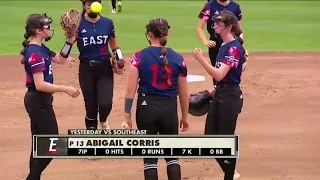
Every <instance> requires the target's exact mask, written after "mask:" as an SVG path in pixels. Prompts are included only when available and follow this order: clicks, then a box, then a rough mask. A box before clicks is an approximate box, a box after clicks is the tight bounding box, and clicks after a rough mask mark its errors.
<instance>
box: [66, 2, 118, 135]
mask: <svg viewBox="0 0 320 180" xmlns="http://www.w3.org/2000/svg"><path fill="white" fill-rule="evenodd" d="M81 1H82V4H83V17H82V20H81V23H80V25H79V29H78V32H79V33H78V40H77V46H78V50H79V52H80V55H79V59H80V66H79V82H80V87H81V90H82V93H83V97H84V102H85V109H86V117H85V124H86V128H87V129H97V127H98V120H97V116H98V113H99V120H100V123H101V126H102V128H103V129H109V128H110V126H109V124H108V121H107V117H108V116H109V114H110V112H111V109H112V99H113V86H114V74H113V73H114V72H113V67H112V64H111V62H110V58H111V54H110V52H109V47H108V44H109V45H110V47H111V48H112V51H113V53H114V54H115V55H116V58H117V60H123V56H122V52H121V50H120V48H119V44H118V42H117V39H116V36H115V29H114V25H113V21H112V20H111V19H109V18H107V17H103V16H101V15H99V14H98V13H94V12H92V11H91V8H90V6H91V4H92V3H93V2H94V0H81ZM99 2H101V0H100V1H99ZM71 63H72V62H71Z"/></svg>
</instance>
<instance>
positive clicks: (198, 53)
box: [193, 48, 204, 61]
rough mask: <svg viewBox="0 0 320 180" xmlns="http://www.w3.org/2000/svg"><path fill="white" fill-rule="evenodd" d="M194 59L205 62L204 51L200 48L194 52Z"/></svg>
mask: <svg viewBox="0 0 320 180" xmlns="http://www.w3.org/2000/svg"><path fill="white" fill-rule="evenodd" d="M193 57H194V58H195V59H196V60H197V61H203V60H204V57H203V53H202V50H201V49H200V48H195V49H194V51H193Z"/></svg>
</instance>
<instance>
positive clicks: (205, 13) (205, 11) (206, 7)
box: [198, 2, 211, 22]
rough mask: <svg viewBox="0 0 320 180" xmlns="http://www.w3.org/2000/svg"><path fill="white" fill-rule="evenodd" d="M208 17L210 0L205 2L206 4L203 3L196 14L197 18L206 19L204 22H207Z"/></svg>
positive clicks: (209, 14) (209, 15)
mask: <svg viewBox="0 0 320 180" xmlns="http://www.w3.org/2000/svg"><path fill="white" fill-rule="evenodd" d="M210 17H211V13H210V2H208V3H206V4H205V5H204V7H203V8H202V10H201V12H200V13H199V15H198V18H199V19H202V20H204V21H206V22H208V21H209V19H210Z"/></svg>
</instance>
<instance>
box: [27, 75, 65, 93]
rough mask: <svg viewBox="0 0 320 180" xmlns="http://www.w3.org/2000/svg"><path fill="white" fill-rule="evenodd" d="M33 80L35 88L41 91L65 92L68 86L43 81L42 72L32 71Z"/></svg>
mask: <svg viewBox="0 0 320 180" xmlns="http://www.w3.org/2000/svg"><path fill="white" fill-rule="evenodd" d="M33 80H34V84H35V86H36V89H37V90H38V91H41V92H46V93H55V92H67V91H68V87H67V86H63V85H56V84H51V83H48V82H45V81H44V75H43V72H41V71H39V72H33Z"/></svg>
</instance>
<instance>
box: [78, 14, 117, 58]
mask: <svg viewBox="0 0 320 180" xmlns="http://www.w3.org/2000/svg"><path fill="white" fill-rule="evenodd" d="M78 31H79V32H78V37H79V38H78V41H77V46H78V50H79V53H80V55H79V59H80V61H89V60H96V61H104V60H109V59H110V57H111V56H110V52H109V48H108V41H109V38H110V37H115V30H114V24H113V21H112V20H111V19H109V18H106V17H102V16H101V17H100V19H99V20H98V21H97V22H95V23H92V22H90V21H88V20H86V18H85V17H84V16H83V17H82V20H81V23H80V25H79V29H78Z"/></svg>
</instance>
